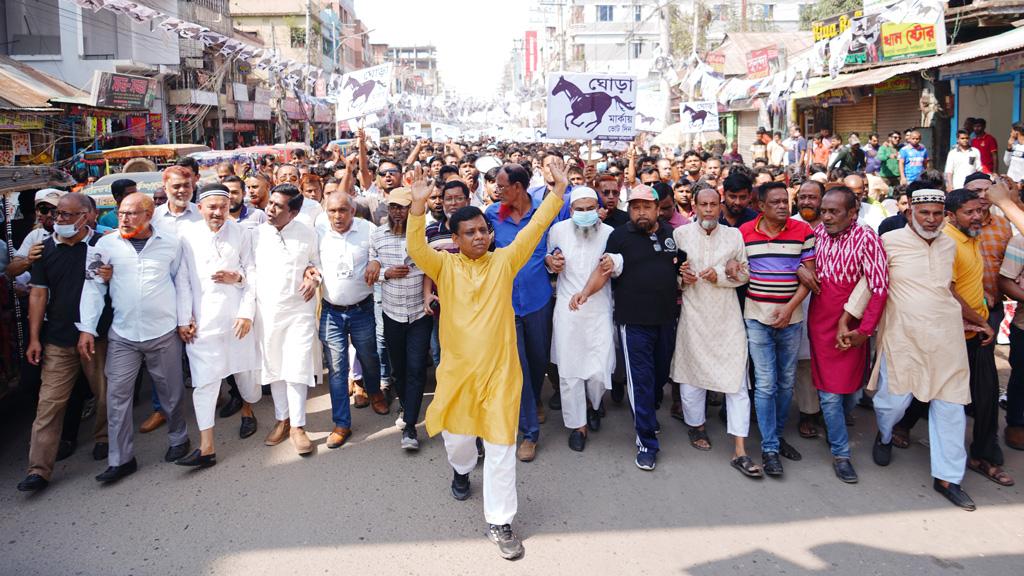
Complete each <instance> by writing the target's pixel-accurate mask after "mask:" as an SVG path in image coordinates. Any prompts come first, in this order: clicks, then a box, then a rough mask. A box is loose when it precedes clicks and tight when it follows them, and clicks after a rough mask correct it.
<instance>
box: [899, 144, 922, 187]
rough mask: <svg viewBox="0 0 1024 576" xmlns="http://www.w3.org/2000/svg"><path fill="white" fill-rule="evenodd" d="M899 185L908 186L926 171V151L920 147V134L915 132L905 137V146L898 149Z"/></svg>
mask: <svg viewBox="0 0 1024 576" xmlns="http://www.w3.org/2000/svg"><path fill="white" fill-rule="evenodd" d="M899 163H900V183H901V184H903V185H907V184H910V183H911V182H913V181H914V180H917V177H918V176H920V175H921V173H922V172H924V171H925V170H927V169H928V163H929V159H928V149H927V148H925V147H924V146H921V133H920V132H918V131H917V130H914V131H912V132H910V134H909V135H908V136H907V144H906V145H905V146H903V148H901V149H900V157H899Z"/></svg>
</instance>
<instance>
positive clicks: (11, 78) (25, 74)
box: [0, 56, 85, 108]
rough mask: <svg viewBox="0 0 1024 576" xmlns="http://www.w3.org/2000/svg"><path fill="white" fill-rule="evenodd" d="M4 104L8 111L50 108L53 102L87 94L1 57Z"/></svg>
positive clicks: (12, 60) (2, 102)
mask: <svg viewBox="0 0 1024 576" xmlns="http://www.w3.org/2000/svg"><path fill="white" fill-rule="evenodd" d="M0 86H3V87H4V88H3V90H2V91H0V104H3V105H4V106H5V107H7V108H48V107H50V100H52V99H54V98H61V97H71V96H82V95H85V92H83V91H81V90H79V89H78V88H75V87H74V86H72V85H70V84H68V83H67V82H64V81H62V80H58V79H56V78H54V77H53V76H50V75H49V74H45V73H43V72H40V71H39V70H36V69H35V68H32V67H31V66H28V65H27V64H24V63H22V62H19V61H17V60H15V59H13V58H9V57H7V56H0Z"/></svg>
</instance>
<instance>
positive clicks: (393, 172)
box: [377, 168, 398, 176]
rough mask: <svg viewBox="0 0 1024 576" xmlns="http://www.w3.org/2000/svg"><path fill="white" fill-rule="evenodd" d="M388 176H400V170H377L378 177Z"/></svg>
mask: <svg viewBox="0 0 1024 576" xmlns="http://www.w3.org/2000/svg"><path fill="white" fill-rule="evenodd" d="M388 174H391V175H395V174H398V169H396V168H386V169H384V170H377V176H387V175H388Z"/></svg>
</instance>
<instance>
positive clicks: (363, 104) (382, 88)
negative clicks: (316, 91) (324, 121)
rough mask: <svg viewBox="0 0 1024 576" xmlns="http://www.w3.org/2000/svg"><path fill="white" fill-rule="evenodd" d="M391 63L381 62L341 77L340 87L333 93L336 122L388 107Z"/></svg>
mask: <svg viewBox="0 0 1024 576" xmlns="http://www.w3.org/2000/svg"><path fill="white" fill-rule="evenodd" d="M391 75H392V65H391V64H390V63H388V64H381V65H380V66H371V67H370V68H363V69H362V70H356V71H354V72H349V73H348V74H345V75H344V76H342V77H341V83H340V84H341V87H340V88H339V89H338V92H337V93H336V94H335V95H334V96H335V98H337V105H336V106H335V108H334V109H335V110H336V117H335V119H336V120H337V121H338V122H341V121H342V120H351V119H352V118H362V117H363V116H366V115H368V114H371V113H373V112H379V111H381V110H384V109H385V108H387V107H388V95H389V94H390V93H391Z"/></svg>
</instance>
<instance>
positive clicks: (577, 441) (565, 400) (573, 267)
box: [545, 186, 615, 452]
mask: <svg viewBox="0 0 1024 576" xmlns="http://www.w3.org/2000/svg"><path fill="white" fill-rule="evenodd" d="M570 203H571V207H572V219H571V220H563V221H562V222H559V223H557V224H555V225H554V226H552V227H551V229H550V230H549V231H548V256H547V257H546V258H545V264H546V265H547V267H548V270H550V271H551V272H555V273H557V274H558V291H557V296H556V298H557V302H556V303H555V311H554V329H553V332H552V338H551V358H552V360H553V361H554V363H555V364H556V365H558V380H559V389H560V394H561V397H562V419H563V420H564V421H565V427H566V428H568V429H570V430H571V432H570V433H569V448H571V449H573V450H575V451H577V452H582V451H583V448H584V447H585V445H586V440H587V429H588V428H589V429H590V431H592V432H596V431H597V430H599V429H600V428H601V416H600V409H601V398H602V397H603V396H604V391H605V390H610V389H611V385H612V379H611V375H612V372H613V371H614V370H615V349H614V348H613V344H612V334H613V333H614V332H615V325H614V323H613V322H612V293H611V285H610V284H607V283H606V281H605V279H604V278H603V277H602V275H601V273H600V271H599V270H598V263H599V261H600V260H601V255H602V254H604V247H605V244H607V243H608V236H609V235H610V234H611V233H612V230H613V228H612V227H611V226H608V225H607V224H604V223H602V222H601V219H600V218H599V217H598V213H597V208H598V205H597V193H596V192H594V190H593V189H591V188H587V187H585V186H577V187H575V188H573V190H572V195H571V196H570ZM592 278H593V279H594V280H600V283H601V284H602V287H601V288H600V289H598V290H596V291H595V292H594V293H593V294H590V293H587V294H586V295H585V296H584V295H583V293H584V288H586V287H587V285H588V283H590V281H591V279H592Z"/></svg>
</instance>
